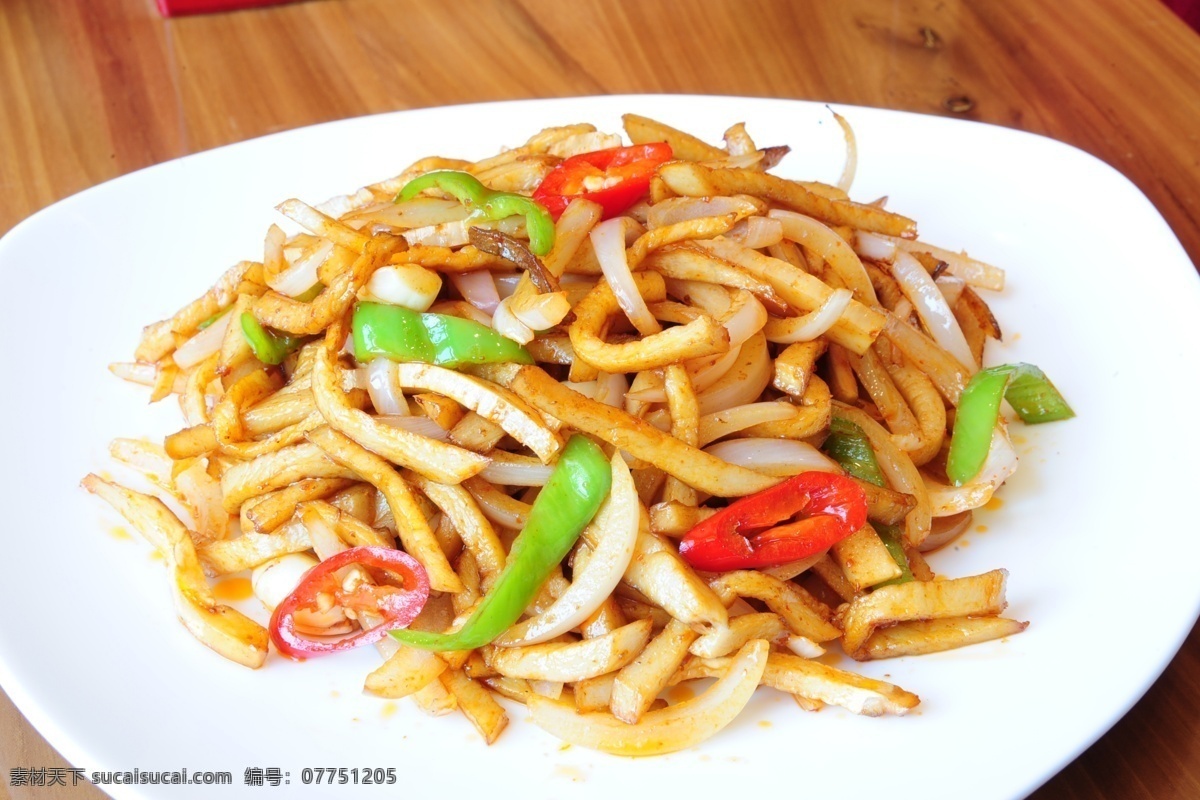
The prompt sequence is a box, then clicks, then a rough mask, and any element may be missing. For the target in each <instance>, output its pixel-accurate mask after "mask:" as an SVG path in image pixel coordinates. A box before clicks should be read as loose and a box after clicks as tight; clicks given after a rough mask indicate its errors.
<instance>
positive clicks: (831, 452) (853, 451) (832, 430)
mask: <svg viewBox="0 0 1200 800" xmlns="http://www.w3.org/2000/svg"><path fill="white" fill-rule="evenodd" d="M821 449H822V450H824V451H825V455H827V456H829V457H830V458H832V459H833V460H834V461H836V462H838V464H840V465H841V467H842V469H844V470H846V472H849V473H850V474H851V475H853V476H854V477H856V478H858V479H859V480H860V481H867V482H868V483H873V484H875V485H876V486H884V485H885V483H886V481H885V480H884V477H883V470H881V469H880V468H879V461H877V460H876V458H875V451H874V450H873V449H872V448H871V443H870V442H869V441H868V440H867V435H866V434H865V433H863V429H862V428H860V427H858V426H857V425H855V424H854V423H853V422H851V421H850V420H848V419H845V418H844V417H839V416H837V415H834V417H833V419H832V420H831V421H830V423H829V437H828V438H827V439H825V444H823V445H822V446H821Z"/></svg>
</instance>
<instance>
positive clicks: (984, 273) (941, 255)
mask: <svg viewBox="0 0 1200 800" xmlns="http://www.w3.org/2000/svg"><path fill="white" fill-rule="evenodd" d="M875 235H876V236H878V237H879V238H882V239H884V240H885V241H888V242H891V243H892V245H893V246H894V247H896V249H898V250H904V251H906V252H909V253H929V255H931V256H933V257H934V258H936V259H938V260H939V261H945V262H946V265H947V267H948V269H947V270H946V271H947V272H948V273H949V274H951V275H953V276H955V277H956V278H962V279H963V280H965V281H966V282H967V283H969V284H971V285H972V286H978V287H979V288H981V289H990V290H992V291H993V292H998V291H1000V290H1002V289H1003V288H1004V270H1002V269H1000V268H999V267H994V266H992V265H991V264H986V263H984V262H982V261H978V260H976V259H974V258H971V257H970V256H968V255H966V254H965V253H955V252H952V251H950V250H945V249H943V248H941V247H934V246H933V245H931V244H926V243H925V242H918V241H916V240H913V239H901V238H899V237H897V236H885V235H884V234H875Z"/></svg>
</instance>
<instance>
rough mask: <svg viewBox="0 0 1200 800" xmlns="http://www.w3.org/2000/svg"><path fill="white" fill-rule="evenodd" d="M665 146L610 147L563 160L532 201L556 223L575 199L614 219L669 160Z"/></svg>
mask: <svg viewBox="0 0 1200 800" xmlns="http://www.w3.org/2000/svg"><path fill="white" fill-rule="evenodd" d="M671 156H672V153H671V146H670V145H669V144H667V143H666V142H658V143H656V144H637V145H634V146H633V147H612V148H609V149H607V150H596V151H595V152H592V153H581V154H579V155H577V156H571V157H570V158H568V159H565V160H564V161H563V162H562V163H561V164H559V165H558V166H557V167H555V168H554V170H553V171H552V172H551V173H550V174H549V175H547V176H546V177H545V178H543V179H542V183H541V185H540V186H538V188H537V189H536V190H534V192H533V199H534V200H536V201H537V202H539V203H541V204H542V205H543V206H545V208H546V210H548V211H549V212H550V216H552V217H554V218H555V219H558V218H559V216H561V215H562V212H563V211H564V210H566V207H567V206H568V205H569V204H570V203H571V201H572V200H574V199H575V198H576V197H582V198H583V199H585V200H591V201H592V202H593V203H599V204H600V206H601V207H603V209H604V219H608V218H609V217H615V216H617V215H618V214H620V213H621V212H622V211H624V210H625V209H627V208H629V207H630V206H632V205H633V204H634V203H636V202H637V201H638V200H640V199H641V198H642V197H643V196H644V195H645V194H646V192H647V191H648V190H649V189H650V178H651V177H653V175H654V170H655V169H657V168H658V165H659V164H662V163H664V162H666V161H670V160H671Z"/></svg>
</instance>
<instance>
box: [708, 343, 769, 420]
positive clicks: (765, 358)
mask: <svg viewBox="0 0 1200 800" xmlns="http://www.w3.org/2000/svg"><path fill="white" fill-rule="evenodd" d="M773 370H774V363H773V362H772V361H771V354H770V352H769V351H768V350H767V340H766V339H764V338H763V336H762V334H761V333H756V334H754V335H753V336H751V337H750V338H749V339H748V340H747V341H746V343H745V344H744V345H742V348H741V350H739V351H738V359H737V362H736V363H735V364H734V365H733V367H731V368H730V369H729V371H728V372H726V373H725V374H724V375H723V376H721V379H720V380H719V381H717V382H716V383H714V384H713V385H712V386H710V387H708V388H707V389H705V390H703V391H702V392H698V393H697V394H698V397H697V400H698V401H699V405H700V414H701V415H704V414H711V413H713V412H714V411H724V410H725V409H727V408H733V407H734V406H741V405H745V404H746V403H752V402H754V401H755V400H757V399H758V396H759V395H761V394H762V393H763V389H766V388H767V384H769V383H770V382H771V373H772V372H773Z"/></svg>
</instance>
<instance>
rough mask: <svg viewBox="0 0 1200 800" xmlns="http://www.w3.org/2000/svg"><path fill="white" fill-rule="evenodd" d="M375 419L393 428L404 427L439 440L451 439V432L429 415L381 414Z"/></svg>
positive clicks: (411, 431)
mask: <svg viewBox="0 0 1200 800" xmlns="http://www.w3.org/2000/svg"><path fill="white" fill-rule="evenodd" d="M375 421H376V422H378V423H381V424H383V425H390V426H391V427H393V428H403V429H404V430H406V431H409V432H410V433H416V434H419V435H421V436H427V437H429V438H430V439H437V440H438V441H439V442H445V441H449V439H450V433H449V431H447V430H446V429H445V428H443V427H442V426H441V425H438V424H437V423H436V422H434V421H433V420H431V419H430V418H429V417H425V416H420V415H416V414H412V415H409V416H391V415H380V416H378V417H375Z"/></svg>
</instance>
